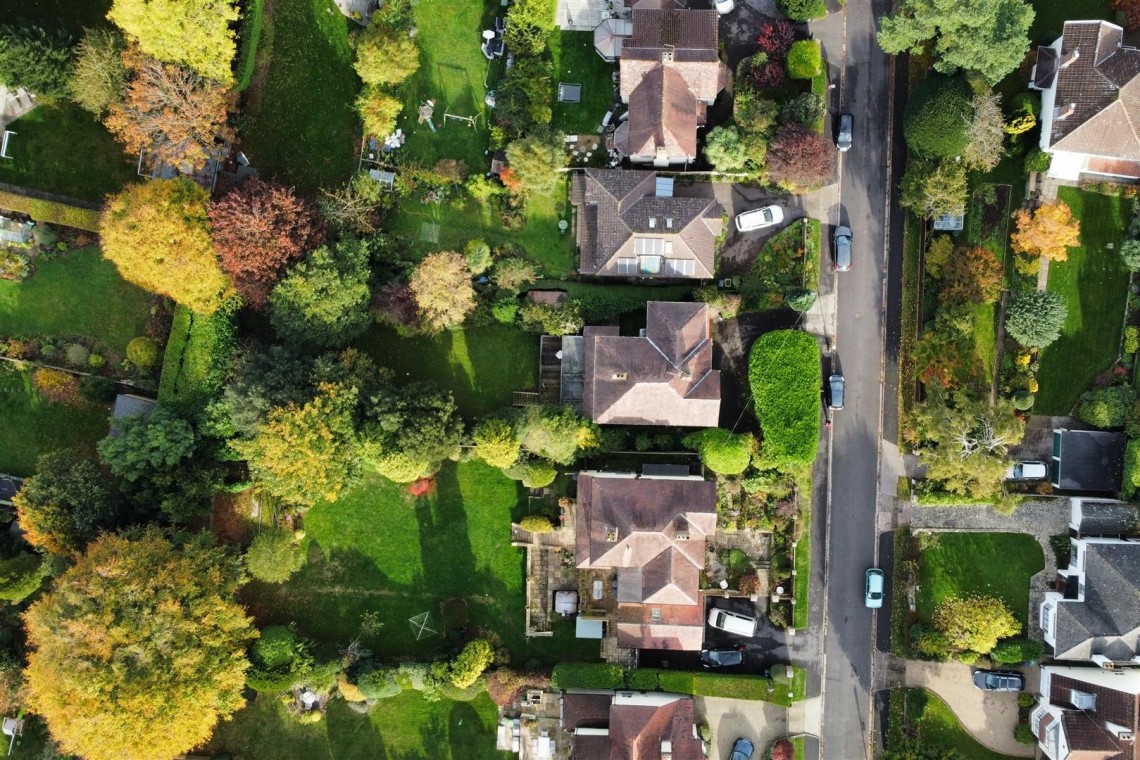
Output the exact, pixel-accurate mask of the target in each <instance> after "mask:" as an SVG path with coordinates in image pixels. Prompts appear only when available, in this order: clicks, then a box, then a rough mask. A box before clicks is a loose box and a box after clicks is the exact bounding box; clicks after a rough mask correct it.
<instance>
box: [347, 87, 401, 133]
mask: <svg viewBox="0 0 1140 760" xmlns="http://www.w3.org/2000/svg"><path fill="white" fill-rule="evenodd" d="M403 109H404V104H403V103H402V102H401V101H400V99H399V98H397V97H395V96H394V95H391V94H390V93H388V92H385V91H384V90H382V89H380V88H379V87H376V86H375V85H369V86H367V87H365V88H364V89H363V90H361V91H360V95H359V96H357V98H356V111H357V113H359V114H360V120H361V121H363V122H364V134H366V135H376V136H377V137H381V138H383V137H386V136H387V135H389V134H391V133H392V131H393V130H395V128H396V119H397V118H399V116H400V111H402V110H403Z"/></svg>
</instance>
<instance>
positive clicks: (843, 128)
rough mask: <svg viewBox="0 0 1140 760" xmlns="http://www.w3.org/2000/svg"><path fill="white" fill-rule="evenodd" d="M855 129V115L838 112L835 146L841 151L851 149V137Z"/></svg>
mask: <svg viewBox="0 0 1140 760" xmlns="http://www.w3.org/2000/svg"><path fill="white" fill-rule="evenodd" d="M854 131H855V117H854V116H852V115H851V114H849V113H845V114H840V116H839V131H838V132H836V133H835V147H837V148H839V151H840V152H841V153H846V152H847V151H849V150H851V137H852V133H853V132H854Z"/></svg>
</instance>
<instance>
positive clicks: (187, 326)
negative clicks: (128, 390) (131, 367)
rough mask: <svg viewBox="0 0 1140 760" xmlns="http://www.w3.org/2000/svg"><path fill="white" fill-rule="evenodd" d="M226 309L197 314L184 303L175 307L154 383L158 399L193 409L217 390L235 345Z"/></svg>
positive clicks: (224, 375) (231, 319)
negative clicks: (159, 371)
mask: <svg viewBox="0 0 1140 760" xmlns="http://www.w3.org/2000/svg"><path fill="white" fill-rule="evenodd" d="M230 311H231V310H230V309H226V308H222V309H219V310H218V311H217V312H215V313H214V314H198V313H195V312H193V311H191V310H190V309H188V308H186V307H185V306H181V305H180V306H178V307H177V308H175V310H174V323H173V324H172V325H171V327H170V339H169V340H168V341H167V344H166V354H165V357H164V358H163V362H162V378H161V379H160V380H159V384H158V400H159V401H162V402H164V403H174V404H180V405H182V406H185V407H189V408H197V407H199V406H201V405H202V404H204V403H205V402H206V401H208V400H209V399H210V398H211V397H213V396H214V394H216V393H217V392H218V391H220V390H221V387H222V384H223V383H224V382H225V380H226V375H227V374H229V371H230V363H231V362H232V361H233V353H234V348H235V345H236V327H235V325H234V317H233V315H232V314H231V313H230Z"/></svg>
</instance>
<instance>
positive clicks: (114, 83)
mask: <svg viewBox="0 0 1140 760" xmlns="http://www.w3.org/2000/svg"><path fill="white" fill-rule="evenodd" d="M123 48H124V44H123V38H122V37H121V36H120V35H118V34H116V33H115V32H113V31H111V30H110V29H88V30H87V31H86V32H85V33H84V35H83V39H82V40H80V42H79V45H78V46H77V47H76V48H75V68H74V69H73V70H72V72H71V80H70V81H69V82H68V92H69V93H70V95H71V98H72V100H74V101H75V102H76V103H78V104H79V105H80V106H81V107H82V108H84V109H85V110H87V111H90V112H91V113H93V114H95V115H96V116H102V115H103V114H105V113H106V112H107V109H108V108H109V107H110V106H111V104H112V103H118V102H120V101H122V99H123V93H124V91H125V90H126V87H127V67H126V66H125V65H124V64H123Z"/></svg>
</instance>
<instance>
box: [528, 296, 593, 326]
mask: <svg viewBox="0 0 1140 760" xmlns="http://www.w3.org/2000/svg"><path fill="white" fill-rule="evenodd" d="M518 316H519V320H520V321H521V322H522V324H523V327H524V328H526V329H527V330H531V331H533V332H537V333H540V334H542V335H574V334H575V333H578V332H581V330H582V327H583V325H584V324H585V320H584V319H583V317H582V303H581V301H578V300H577V299H575V298H565V299H563V301H562V303H560V304H558V305H557V306H555V305H553V304H548V303H537V302H535V301H531V300H526V301H524V302H523V305H522V306H521V307H520V308H519V310H518Z"/></svg>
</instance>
